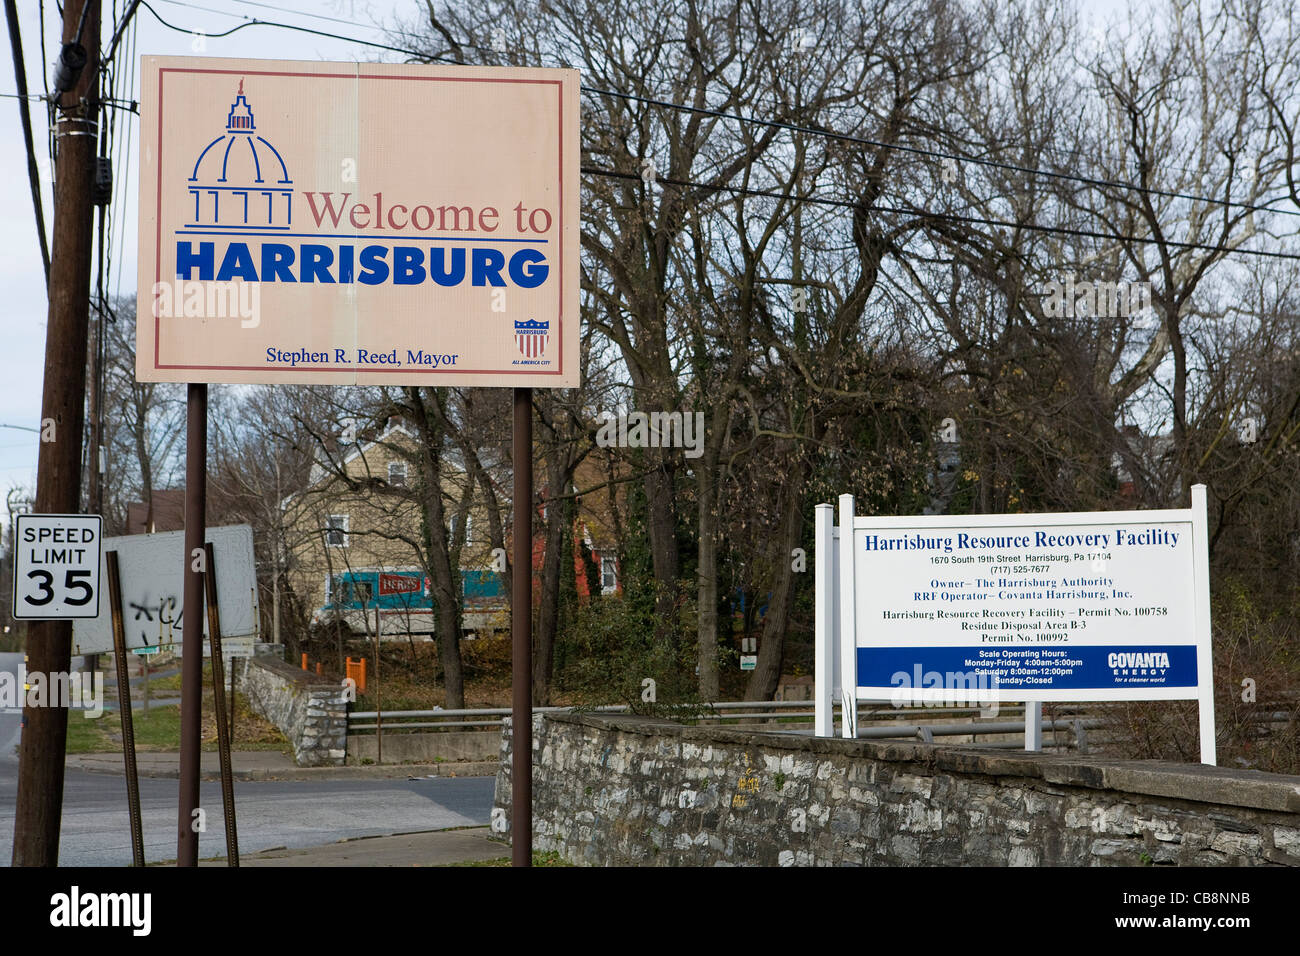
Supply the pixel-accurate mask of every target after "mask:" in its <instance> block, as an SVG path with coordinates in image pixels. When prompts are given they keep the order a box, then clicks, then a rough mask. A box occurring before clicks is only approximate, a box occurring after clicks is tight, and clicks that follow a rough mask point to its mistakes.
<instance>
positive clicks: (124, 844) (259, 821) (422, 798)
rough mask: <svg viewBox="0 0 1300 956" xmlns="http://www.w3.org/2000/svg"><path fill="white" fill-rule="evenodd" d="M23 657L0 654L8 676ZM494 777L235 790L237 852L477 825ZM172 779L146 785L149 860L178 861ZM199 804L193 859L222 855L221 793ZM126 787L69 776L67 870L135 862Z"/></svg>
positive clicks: (12, 779)
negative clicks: (202, 821) (202, 822)
mask: <svg viewBox="0 0 1300 956" xmlns="http://www.w3.org/2000/svg"><path fill="white" fill-rule="evenodd" d="M21 661H22V655H16V654H0V669H4V670H8V671H10V672H11V673H12V672H13V670H14V668H15V667H16V666H17V664H18V663H21ZM19 720H20V715H18V714H0V865H8V863H9V860H10V858H11V856H12V852H13V828H14V802H15V798H16V795H17V778H18V762H17V759H16V757H15V754H14V747H15V746H16V744H17V742H18V734H19V726H20V724H19ZM493 784H494V780H493V778H491V777H454V778H432V779H430V778H424V779H421V780H357V781H355V782H354V781H339V780H333V781H302V782H299V781H294V782H277V781H265V782H260V781H259V782H247V783H236V784H235V810H236V815H237V822H238V828H239V846H240V851H241V852H249V853H252V852H256V851H258V850H267V849H271V848H273V847H289V848H291V849H292V848H300V847H311V846H321V845H324V844H328V843H333V842H335V841H337V840H341V839H344V838H352V837H360V836H375V835H379V834H386V833H409V832H414V831H420V830H437V829H443V828H446V827H460V826H482V825H485V824H487V823H488V820H489V817H490V815H491V811H492V788H493ZM177 786H178V785H177V782H176V781H175V780H160V779H142V780H141V781H140V798H141V806H142V808H143V818H144V838H145V859H146V861H149V862H155V861H158V860H167V859H174V858H175V856H176V800H177ZM199 798H200V801H201V805H202V806H203V808H204V809H205V810H206V811H207V820H206V823H207V830H206V831H205V832H203V833H202V834H200V836H199V856H200V857H211V856H224V855H225V831H224V828H223V826H222V818H221V788H220V785H219V784H216V783H204V784H202V785H201V788H200V797H199ZM128 821H129V818H128V815H127V809H126V781H125V778H123V777H119V776H111V775H108V774H96V773H83V772H80V771H69V772H68V774H67V777H66V780H65V782H64V791H63V831H62V832H63V838H62V842H61V843H60V847H59V862H60V863H61V864H64V865H69V866H125V865H128V864H130V862H131V837H130V829H129V822H128Z"/></svg>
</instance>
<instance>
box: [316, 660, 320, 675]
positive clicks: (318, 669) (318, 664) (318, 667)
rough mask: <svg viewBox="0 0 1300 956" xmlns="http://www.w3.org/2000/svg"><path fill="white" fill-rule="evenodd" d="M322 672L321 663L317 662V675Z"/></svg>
mask: <svg viewBox="0 0 1300 956" xmlns="http://www.w3.org/2000/svg"><path fill="white" fill-rule="evenodd" d="M320 672H321V671H320V661H317V662H316V673H317V674H319V673H320Z"/></svg>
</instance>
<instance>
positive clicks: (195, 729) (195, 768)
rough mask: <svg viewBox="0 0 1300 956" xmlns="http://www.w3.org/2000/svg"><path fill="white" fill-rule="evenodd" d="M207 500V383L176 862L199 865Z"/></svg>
mask: <svg viewBox="0 0 1300 956" xmlns="http://www.w3.org/2000/svg"><path fill="white" fill-rule="evenodd" d="M207 500H208V386H207V385H204V384H194V383H191V384H190V386H189V394H188V401H187V415H186V427H185V578H184V586H183V594H184V602H185V604H184V614H185V619H184V621H183V622H182V628H181V758H180V798H179V800H178V805H177V813H176V865H177V866H198V865H199V831H198V829H197V828H198V826H199V820H200V819H201V818H202V816H203V814H202V812H201V808H200V807H199V746H200V741H201V722H202V719H203V611H202V608H203V573H202V570H201V569H202V568H203V567H204V565H205V564H206V558H205V555H204V551H203V539H204V538H205V537H206V536H207V535H206V532H207V527H206V521H207V518H206V515H205V514H204V511H205V509H206V507H207Z"/></svg>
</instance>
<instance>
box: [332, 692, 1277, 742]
mask: <svg viewBox="0 0 1300 956" xmlns="http://www.w3.org/2000/svg"><path fill="white" fill-rule="evenodd" d="M881 705H886V706H881ZM707 708H708V711H712V712H711V713H710V712H708V711H706V712H703V713H700V714H699V715H698V717H697V718H696V719H698V720H699V721H700V722H702V723H704V722H707V723H712V724H721V725H726V724H728V723H734V722H737V721H751V722H762V723H763V724H771V723H773V722H776V721H780V722H782V723H783V724H785V725H786V727H787V728H790V729H793V728H794V727H799V728H800V729H799V731H796V732H802V731H803V730H804V729H806V725H807V724H810V723H811V722H812V719H813V717H814V715H815V712H814V711H813V710H812V709H811V708H812V702H811V701H806V700H767V701H753V700H742V701H718V702H716V703H713V704H709V705H707ZM834 709H835V712H836V713H838V712H839V710H840V707H839V704H838V703H837V704H836V705H835V708H834ZM1059 709H1060V710H1062V711H1063V712H1064V713H1063V715H1062V716H1060V717H1056V718H1054V719H1053V718H1044V720H1043V722H1042V731H1043V747H1044V749H1057V750H1059V749H1062V748H1073V749H1076V750H1078V751H1080V752H1081V753H1086V752H1087V750H1088V732H1089V731H1093V730H1099V729H1102V728H1105V727H1106V726H1107V725H1108V721H1106V720H1105V719H1103V718H1100V717H1097V716H1094V715H1090V714H1088V713H1087V712H1086V711H1078V712H1076V711H1074V710H1073V708H1070V707H1063V708H1059ZM630 710H631V708H630V707H629V706H628V705H627V704H611V705H608V706H604V707H592V708H574V707H534V708H533V713H535V714H558V713H573V712H575V711H581V712H584V713H596V714H622V713H627V712H629V711H630ZM857 710H858V723H857V726H858V739H860V740H900V739H901V740H920V741H922V742H923V743H933V742H934V740H935V738H936V737H938V738H942V737H970V738H971V739H972V741H973V740H975V738H977V737H987V736H1005V735H1008V734H1015V735H1023V733H1024V730H1025V721H1024V714H1025V708H1024V705H1023V704H1001V705H999V706H998V709H997V713H996V715H993V716H995V717H1001V718H1003V719H1002V720H995V719H992V718H981V717H979V716H978V715H979V713H980V708H979V707H978V706H973V707H952V706H949V707H894V706H893V705H892V704H890V702H889V701H881V700H859V701H858V708H857ZM508 716H510V709H509V708H508V707H480V708H471V709H463V710H440V709H434V710H391V711H383V712H382V718H383V729H384V730H385V731H386V732H392V731H406V730H452V729H461V730H463V729H470V728H477V729H479V730H487V729H491V728H493V727H500V726H501V724H502V718H504V717H508ZM379 717H380V714H379V713H378V712H376V711H372V710H371V711H354V712H353V713H351V714H349V715H348V732H349V733H354V732H363V733H373V732H374V731H375V730H376V728H377V727H378V723H377V720H378V718H379ZM941 717H954V718H960V717H966V718H968V719H967V720H966V721H961V722H954V723H942V724H941V723H918V722H917V721H918V720H919V719H926V720H934V719H935V718H941ZM1008 718H1010V719H1008ZM1017 718H1018V719H1017ZM1292 719H1293V715H1292V714H1291V713H1290V712H1288V711H1270V712H1268V713H1264V714H1260V715H1259V721H1260V723H1261V724H1275V723H1287V722H1288V721H1290V720H1292ZM365 721H374V722H371V723H366V722H365ZM873 721H876V722H885V723H878V724H877V725H876V726H866V725H867V724H868V723H870V722H873ZM795 722H798V723H795ZM1061 733H1064V734H1066V735H1068V737H1067V738H1066V739H1061V738H1060V737H1059V736H1058V734H1061ZM1053 738H1055V739H1053ZM1094 742H1095V741H1094ZM980 746H983V747H994V748H999V749H1006V750H1020V749H1023V748H1024V739H1023V736H1021V737H1020V738H1019V739H1017V740H1002V741H982V742H980Z"/></svg>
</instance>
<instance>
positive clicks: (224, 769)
mask: <svg viewBox="0 0 1300 956" xmlns="http://www.w3.org/2000/svg"><path fill="white" fill-rule="evenodd" d="M203 551H204V554H206V555H207V559H208V563H207V571H206V572H205V573H204V575H203V591H204V597H205V598H206V600H207V605H208V647H209V649H210V654H211V657H212V703H213V707H214V708H215V710H216V712H217V759H218V760H219V762H220V764H221V809H222V811H223V814H224V821H225V824H226V865H227V866H239V833H238V831H237V830H236V829H235V778H234V774H233V773H232V772H231V768H230V725H229V724H228V723H227V722H226V668H225V664H224V662H223V661H222V660H221V610H220V609H219V608H218V607H217V557H216V553H215V551H214V550H213V548H212V542H211V541H208V542H206V543H204V545H203ZM231 670H232V673H231V675H230V700H231V706H232V707H233V706H234V700H235V675H234V673H233V670H234V668H233V667H232V668H231Z"/></svg>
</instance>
